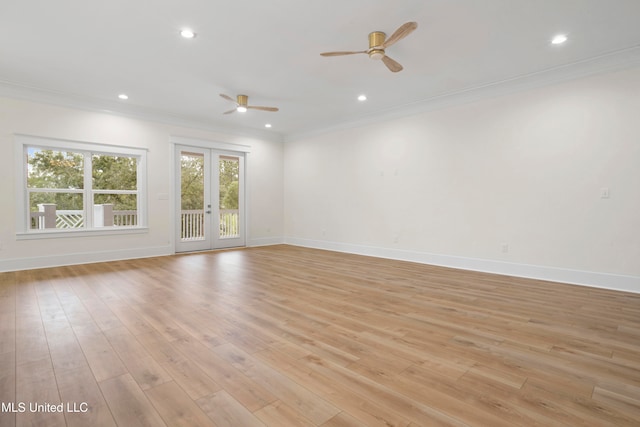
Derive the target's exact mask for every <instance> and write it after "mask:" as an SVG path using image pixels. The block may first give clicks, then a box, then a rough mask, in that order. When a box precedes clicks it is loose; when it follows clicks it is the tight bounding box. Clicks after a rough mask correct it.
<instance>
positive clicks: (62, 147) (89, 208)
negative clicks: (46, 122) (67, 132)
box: [15, 134, 148, 240]
mask: <svg viewBox="0 0 640 427" xmlns="http://www.w3.org/2000/svg"><path fill="white" fill-rule="evenodd" d="M30 148H36V149H45V150H56V151H61V152H74V153H78V154H82V155H83V156H84V176H83V177H84V185H83V187H84V188H82V189H80V190H78V189H73V190H71V189H69V190H66V191H67V192H70V193H81V194H82V195H83V215H84V221H85V223H84V227H82V228H62V229H61V228H46V229H31V212H30V208H29V195H30V193H31V192H34V190H35V192H37V189H31V190H30V189H29V187H28V183H27V180H28V167H29V162H28V150H29V149H30ZM95 154H98V155H110V156H124V157H133V158H135V159H136V163H137V166H136V187H137V188H136V190H126V191H125V190H100V189H94V188H93V179H92V166H91V165H92V156H93V155H95ZM147 154H148V150H147V149H145V148H136V147H127V146H119V145H110V144H99V143H94V142H84V141H71V140H64V139H56V138H45V137H37V136H30V135H18V134H16V135H15V157H16V162H15V164H16V165H17V168H16V173H17V174H18V175H19V176H17V177H16V186H17V188H16V237H17V238H18V239H19V240H20V239H38V238H52V237H76V236H95V235H113V234H131V233H141V232H146V231H148V226H147V224H148V222H147V221H148V219H147V203H148V194H147ZM114 191H115V192H117V193H127V194H135V195H136V200H137V201H136V204H137V225H133V226H114V227H111V226H107V227H95V226H94V224H93V220H94V214H93V206H94V205H93V202H94V195H95V194H103V193H111V192H114ZM48 192H51V191H48ZM54 192H55V191H54Z"/></svg>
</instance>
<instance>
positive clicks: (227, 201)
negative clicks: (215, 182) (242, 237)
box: [219, 156, 240, 239]
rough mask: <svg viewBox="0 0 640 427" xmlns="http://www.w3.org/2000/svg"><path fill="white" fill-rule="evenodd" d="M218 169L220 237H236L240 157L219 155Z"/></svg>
mask: <svg viewBox="0 0 640 427" xmlns="http://www.w3.org/2000/svg"><path fill="white" fill-rule="evenodd" d="M219 170H220V197H219V208H220V238H221V239H225V238H233V237H238V236H239V230H238V207H239V204H240V203H239V202H240V197H239V188H240V159H239V158H238V157H234V156H220V160H219Z"/></svg>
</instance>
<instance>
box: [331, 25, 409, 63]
mask: <svg viewBox="0 0 640 427" xmlns="http://www.w3.org/2000/svg"><path fill="white" fill-rule="evenodd" d="M416 28H418V23H417V22H407V23H404V24H402V25H401V26H400V28H398V29H397V30H396V31H395V32H394V33H393V34H391V37H389V38H388V39H386V40H385V38H386V37H387V35H386V34H385V33H383V32H382V31H374V32H372V33H370V34H369V49H367V50H360V51H346V52H324V53H321V54H320V55H322V56H342V55H353V54H356V53H366V54H367V55H369V58H371V59H381V60H382V62H384V65H386V66H387V68H388V69H389V70H391V71H392V72H394V73H397V72H398V71H401V70H402V65H400V64H399V63H398V62H396V61H394V60H393V59H391V58H389V57H388V56H387V55H386V53H385V51H384V50H385V49H386V48H388V47H389V46H391V45H392V44H395V43H396V42H398V41H400V40H402V39H403V38H405V37H407V36H408V35H409V34H411V33H412V32H413V30H415V29H416Z"/></svg>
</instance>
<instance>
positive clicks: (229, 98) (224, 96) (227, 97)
mask: <svg viewBox="0 0 640 427" xmlns="http://www.w3.org/2000/svg"><path fill="white" fill-rule="evenodd" d="M220 96H221V97H223V98H224V99H226V100H227V101H231V102H236V100H235V99H233V98H232V97H230V96H229V95H225V94H224V93H221V94H220Z"/></svg>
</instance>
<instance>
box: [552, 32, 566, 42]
mask: <svg viewBox="0 0 640 427" xmlns="http://www.w3.org/2000/svg"><path fill="white" fill-rule="evenodd" d="M567 40H568V38H567V35H566V34H558V35H557V36H555V37H553V39H551V44H562V43H564V42H566V41H567Z"/></svg>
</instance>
